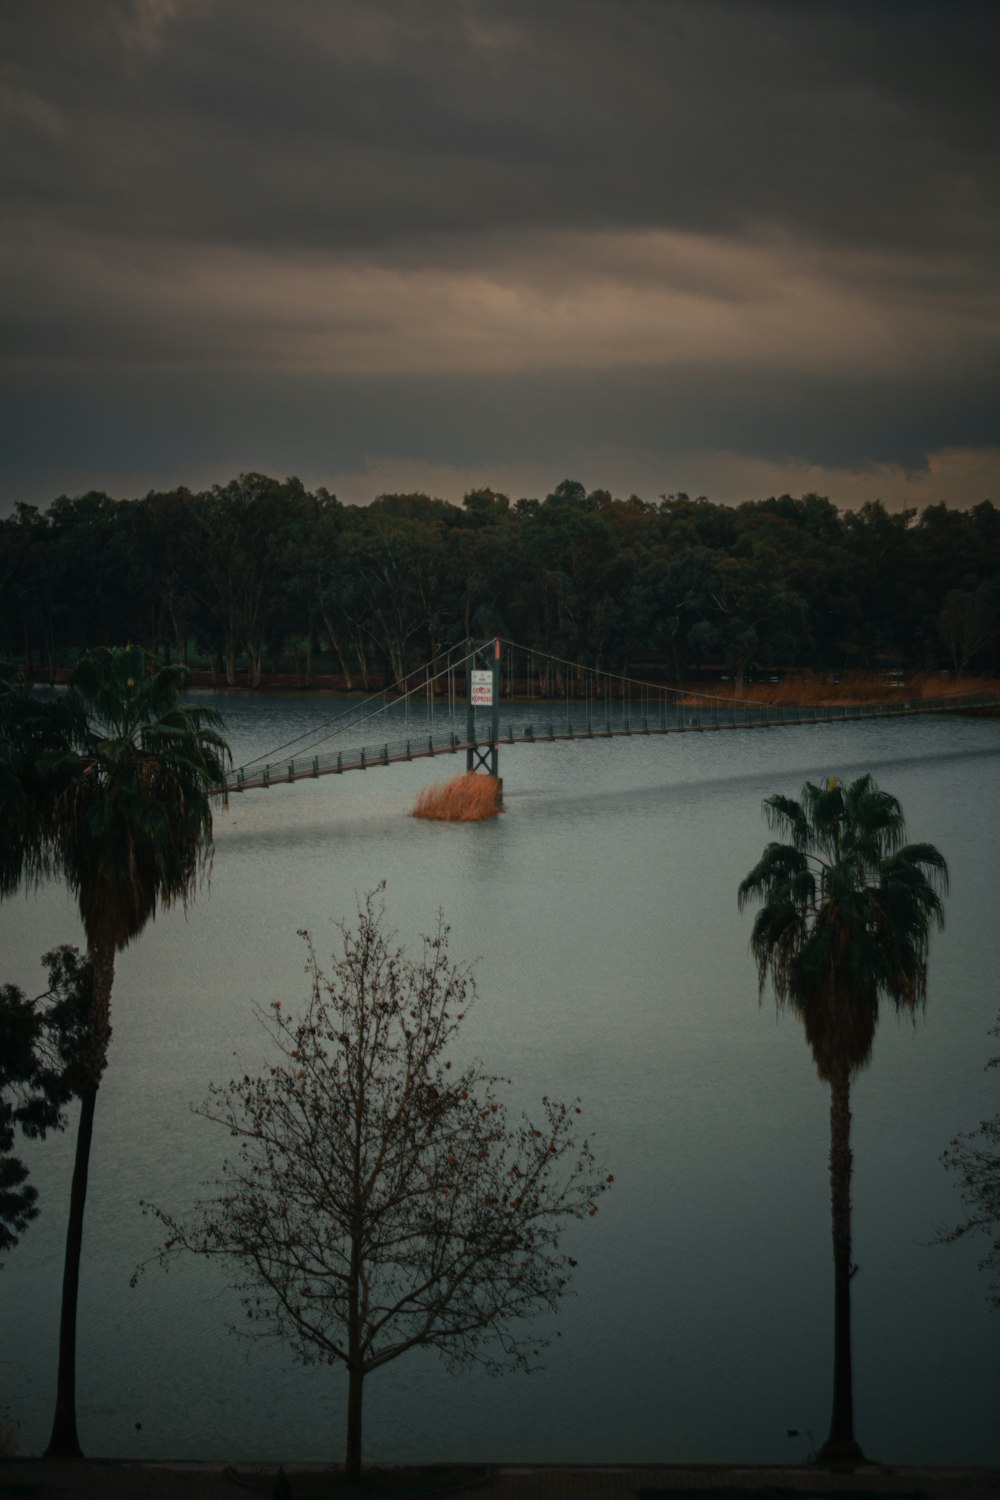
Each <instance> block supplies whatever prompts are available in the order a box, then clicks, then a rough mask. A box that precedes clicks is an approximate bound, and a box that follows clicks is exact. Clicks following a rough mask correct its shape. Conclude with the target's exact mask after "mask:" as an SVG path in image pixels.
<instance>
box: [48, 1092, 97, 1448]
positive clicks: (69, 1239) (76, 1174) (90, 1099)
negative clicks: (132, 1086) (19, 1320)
mask: <svg viewBox="0 0 1000 1500" xmlns="http://www.w3.org/2000/svg"><path fill="white" fill-rule="evenodd" d="M80 1097H81V1109H80V1122H79V1124H78V1126H77V1130H76V1156H75V1158H74V1161H73V1183H72V1186H71V1188H70V1195H69V1223H68V1224H67V1226H66V1258H65V1260H64V1262H63V1283H62V1309H61V1312H60V1317H59V1370H58V1374H57V1376H56V1410H55V1416H54V1417H53V1420H52V1433H51V1436H50V1437H49V1445H48V1447H47V1448H46V1450H45V1457H46V1458H82V1457H83V1449H82V1448H81V1447H80V1439H79V1437H78V1436H77V1431H76V1307H77V1300H78V1294H79V1290H80V1252H81V1249H82V1247H83V1210H84V1207H85V1205H86V1202H87V1175H88V1171H89V1168H90V1141H91V1137H92V1135H93V1133H94V1107H95V1105H96V1103H97V1085H96V1084H89V1085H88V1086H87V1088H86V1089H85V1091H84V1092H83V1094H82V1095H81V1096H80Z"/></svg>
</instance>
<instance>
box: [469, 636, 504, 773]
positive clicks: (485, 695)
mask: <svg viewBox="0 0 1000 1500" xmlns="http://www.w3.org/2000/svg"><path fill="white" fill-rule="evenodd" d="M501 654H502V653H501V647H500V638H499V636H493V637H492V638H491V639H490V640H488V641H470V642H469V655H468V657H467V658H466V661H467V667H466V682H467V702H466V715H465V729H466V734H465V738H466V740H467V741H468V748H467V749H466V752H465V769H466V772H469V771H482V772H484V773H485V774H486V775H487V776H492V777H493V780H494V781H495V782H496V783H497V801H499V800H500V795H501V789H502V786H503V783H502V782H501V780H500V660H501ZM477 708H478V709H483V708H488V709H489V710H490V718H489V726H490V727H489V738H488V739H487V740H486V741H485V742H483V743H480V742H479V741H478V740H477V738H476V709H477Z"/></svg>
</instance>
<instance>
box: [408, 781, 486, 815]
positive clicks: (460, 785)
mask: <svg viewBox="0 0 1000 1500" xmlns="http://www.w3.org/2000/svg"><path fill="white" fill-rule="evenodd" d="M498 790H499V788H498V785H497V782H496V781H495V780H494V778H493V777H492V776H481V775H478V774H477V773H476V772H475V771H468V772H466V774H465V775H464V776H453V777H452V778H451V780H450V781H439V782H438V783H437V785H436V786H425V787H424V789H423V791H422V792H421V793H420V795H419V796H418V798H417V802H416V806H415V807H414V809H413V816H414V817H415V818H440V819H443V820H445V821H447V822H449V823H479V822H482V820H483V819H484V818H495V817H496V815H497V813H498V812H499V811H500V804H499V803H498V801H497V792H498Z"/></svg>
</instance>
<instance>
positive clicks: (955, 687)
mask: <svg viewBox="0 0 1000 1500" xmlns="http://www.w3.org/2000/svg"><path fill="white" fill-rule="evenodd" d="M689 691H690V692H691V693H692V694H698V693H707V695H708V696H710V697H712V698H723V699H725V700H727V701H728V700H729V699H735V700H736V701H737V702H738V703H759V704H761V705H763V704H769V705H773V706H774V707H775V708H777V707H784V706H788V707H793V706H794V707H798V706H800V705H806V706H809V707H816V708H833V707H840V706H845V707H852V706H854V705H857V704H864V703H907V702H909V703H912V702H916V701H922V700H924V699H928V698H961V697H964V696H966V695H967V694H969V693H991V692H994V693H995V692H1000V680H998V679H997V678H993V677H991V678H986V677H956V676H955V675H954V674H953V673H945V672H892V673H887V672H826V673H824V672H801V673H799V672H796V673H792V672H786V673H785V674H784V676H783V678H782V680H781V682H744V683H736V682H720V683H719V684H718V685H717V686H713V687H712V688H711V689H708V690H706V689H705V688H700V689H699V688H694V687H692V688H690V689H689Z"/></svg>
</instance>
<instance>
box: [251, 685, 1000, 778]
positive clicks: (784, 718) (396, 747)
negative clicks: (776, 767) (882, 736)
mask: <svg viewBox="0 0 1000 1500" xmlns="http://www.w3.org/2000/svg"><path fill="white" fill-rule="evenodd" d="M998 701H1000V699H998V695H997V694H990V693H970V694H966V695H963V696H961V697H951V698H917V699H901V700H899V701H896V702H890V703H866V704H864V703H863V704H850V705H848V704H841V705H829V704H827V705H816V706H812V705H810V706H802V705H796V704H782V705H780V706H779V705H772V704H759V705H758V704H748V703H726V702H724V701H723V700H721V699H713V700H711V701H697V700H686V699H681V700H680V701H679V702H677V703H676V704H671V705H669V706H667V705H666V704H655V705H648V706H647V708H646V711H645V712H635V711H633V712H631V713H629V712H625V713H618V714H610V713H608V712H606V711H601V712H600V713H598V714H595V713H594V711H593V706H592V705H586V704H580V703H572V702H571V703H570V704H569V705H568V710H569V711H568V712H567V711H565V709H566V708H567V706H566V705H563V704H559V705H555V704H542V705H537V706H536V705H531V706H529V705H517V707H518V708H520V709H521V710H522V711H521V712H520V713H519V714H518V715H517V717H516V718H515V717H514V714H513V712H509V713H508V714H507V715H504V716H502V718H501V723H500V738H501V742H502V743H504V744H508V745H514V744H532V743H537V742H539V741H544V740H577V739H617V738H621V737H623V736H632V735H644V734H678V733H690V732H692V731H699V730H700V731H707V730H713V729H744V728H745V729H751V728H769V727H772V726H773V727H778V726H780V725H784V724H820V723H829V722H844V721H850V720H854V719H878V718H894V717H900V716H905V715H915V714H929V713H948V712H951V713H954V712H956V711H958V712H960V711H963V710H969V709H976V708H986V707H991V706H995V705H996V704H997V703H998ZM514 708H515V705H513V704H511V705H509V709H510V710H513V709H514ZM559 709H563V710H564V712H562V713H561V714H560V713H559ZM525 710H526V711H525ZM473 743H481V744H483V743H486V736H485V735H482V734H480V735H478V737H477V740H476V741H474V742H473ZM468 744H469V741H468V740H467V739H466V738H465V736H464V732H460V731H459V730H458V729H457V728H456V727H455V725H454V724H451V725H449V726H448V728H446V729H444V730H440V729H439V730H436V731H435V732H429V733H414V734H410V735H408V736H406V737H405V738H397V739H392V740H381V741H375V742H373V743H370V744H367V745H361V746H357V747H352V748H351V749H344V750H335V751H328V752H327V753H326V754H324V755H308V754H307V755H305V756H301V757H299V758H297V759H291V760H275V761H274V762H272V763H270V764H266V765H263V766H260V765H257V766H254V767H253V768H252V769H251V770H246V769H244V768H242V767H241V768H239V769H237V770H235V771H233V772H232V773H231V774H230V775H229V776H228V777H227V779H226V787H227V790H229V791H244V790H248V789H249V788H251V787H261V786H274V785H277V784H278V783H280V782H283V781H284V782H288V781H299V780H302V779H304V778H307V777H310V776H316V777H318V776H329V775H337V774H340V773H342V772H344V771H357V770H370V769H374V768H375V767H377V766H388V765H394V764H398V763H399V762H401V761H406V760H422V759H426V758H427V757H434V756H438V755H448V754H452V755H455V754H457V753H458V752H459V751H461V750H465V749H466V748H467V746H468Z"/></svg>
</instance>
